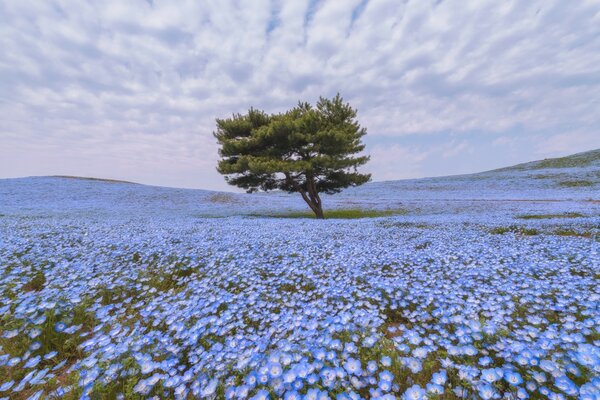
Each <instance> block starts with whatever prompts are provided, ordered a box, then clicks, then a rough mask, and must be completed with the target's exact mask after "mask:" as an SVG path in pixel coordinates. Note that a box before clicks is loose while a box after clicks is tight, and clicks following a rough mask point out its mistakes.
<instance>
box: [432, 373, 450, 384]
mask: <svg viewBox="0 0 600 400" xmlns="http://www.w3.org/2000/svg"><path fill="white" fill-rule="evenodd" d="M447 380H448V373H447V372H446V371H445V370H441V371H438V372H435V373H434V374H433V375H431V382H433V383H434V384H436V385H442V386H443V385H445V384H446V381H447Z"/></svg>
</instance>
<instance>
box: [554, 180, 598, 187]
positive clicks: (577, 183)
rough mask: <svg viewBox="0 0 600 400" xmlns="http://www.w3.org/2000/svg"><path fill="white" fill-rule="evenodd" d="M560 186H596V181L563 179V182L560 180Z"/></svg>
mask: <svg viewBox="0 0 600 400" xmlns="http://www.w3.org/2000/svg"><path fill="white" fill-rule="evenodd" d="M558 186H562V187H587V186H594V182H592V181H583V180H580V181H562V182H558Z"/></svg>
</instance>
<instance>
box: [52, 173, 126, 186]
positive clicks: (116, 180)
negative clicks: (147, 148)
mask: <svg viewBox="0 0 600 400" xmlns="http://www.w3.org/2000/svg"><path fill="white" fill-rule="evenodd" d="M52 178H62V179H77V180H81V181H96V182H106V183H130V184H134V185H137V183H135V182H129V181H122V180H119V179H105V178H93V177H89V176H72V175H52Z"/></svg>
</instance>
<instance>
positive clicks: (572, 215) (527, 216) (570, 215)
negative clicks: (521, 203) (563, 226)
mask: <svg viewBox="0 0 600 400" xmlns="http://www.w3.org/2000/svg"><path fill="white" fill-rule="evenodd" d="M581 217H585V215H583V214H580V213H576V212H569V213H563V214H523V215H517V218H519V219H552V218H581Z"/></svg>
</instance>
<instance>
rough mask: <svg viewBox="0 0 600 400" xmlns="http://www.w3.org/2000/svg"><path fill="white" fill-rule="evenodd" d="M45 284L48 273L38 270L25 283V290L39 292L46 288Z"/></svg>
mask: <svg viewBox="0 0 600 400" xmlns="http://www.w3.org/2000/svg"><path fill="white" fill-rule="evenodd" d="M44 285H46V275H44V272H42V271H38V272H36V273H35V275H33V276H32V277H31V279H30V280H29V281H28V282H27V283H26V284H25V285H23V290H25V291H27V292H32V291H35V292H39V291H40V290H42V289H43V288H44Z"/></svg>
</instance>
